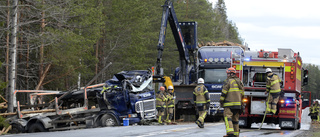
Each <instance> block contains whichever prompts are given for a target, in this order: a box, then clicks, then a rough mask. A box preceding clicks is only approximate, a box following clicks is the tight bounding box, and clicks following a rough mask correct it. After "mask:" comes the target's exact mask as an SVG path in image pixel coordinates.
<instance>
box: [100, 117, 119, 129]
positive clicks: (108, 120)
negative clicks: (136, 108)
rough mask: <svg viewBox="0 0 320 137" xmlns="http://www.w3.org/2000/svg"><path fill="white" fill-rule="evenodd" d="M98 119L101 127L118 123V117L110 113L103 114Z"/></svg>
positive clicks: (117, 124)
mask: <svg viewBox="0 0 320 137" xmlns="http://www.w3.org/2000/svg"><path fill="white" fill-rule="evenodd" d="M100 121H101V126H102V127H114V126H119V125H120V122H119V121H118V119H117V118H115V117H114V116H113V115H111V114H104V115H103V116H102V117H101V119H100Z"/></svg>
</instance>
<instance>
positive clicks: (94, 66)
mask: <svg viewBox="0 0 320 137" xmlns="http://www.w3.org/2000/svg"><path fill="white" fill-rule="evenodd" d="M171 1H172V2H173V5H174V9H175V12H176V14H177V17H178V20H179V21H180V22H182V21H196V22H197V23H198V41H199V42H209V41H213V42H220V41H224V40H227V41H231V42H235V43H240V44H243V39H242V38H241V36H240V34H239V32H238V29H237V27H236V23H235V22H232V21H231V20H229V19H228V16H227V6H226V5H225V3H224V0H218V1H217V3H210V2H208V1H207V0H171ZM164 3H165V0H90V1H88V0H54V1H53V0H19V2H18V6H17V9H18V10H17V15H18V21H17V28H18V30H17V38H16V40H17V63H16V89H42V90H60V91H67V90H71V89H74V88H76V87H77V86H84V85H86V84H87V83H88V82H89V81H90V80H91V79H92V78H93V77H94V76H95V75H96V74H98V73H99V72H100V71H101V69H103V68H104V67H105V66H106V65H107V64H108V63H109V62H112V65H111V66H110V67H108V69H107V70H106V71H104V72H102V75H101V76H100V77H99V78H98V79H97V80H96V81H95V83H103V82H105V81H106V80H107V79H110V78H111V77H112V76H113V74H115V73H117V72H120V71H123V70H139V69H143V70H145V69H150V68H151V67H152V66H154V65H155V63H156V58H157V47H156V46H157V42H158V39H159V31H160V23H161V16H162V5H163V4H164ZM0 7H1V8H0V53H1V56H0V66H1V67H0V89H1V90H0V94H1V95H3V96H6V95H7V94H6V92H8V88H7V86H8V81H9V68H10V56H9V55H10V52H11V51H10V50H11V46H12V43H11V40H12V38H11V37H12V29H13V27H14V26H13V25H12V16H13V14H14V13H13V12H14V11H13V10H12V9H13V8H14V7H15V6H14V5H13V0H2V1H0ZM169 27H170V26H169V25H168V28H167V32H168V33H167V35H166V41H165V48H164V52H163V60H162V66H163V68H164V73H165V75H170V74H173V73H174V70H175V68H176V67H178V66H179V56H178V54H179V53H178V52H177V47H176V44H175V41H174V38H173V35H172V33H171V30H170V28H169ZM305 67H306V68H307V69H309V74H311V73H312V75H310V77H309V85H308V86H307V87H306V88H305V90H309V91H312V92H313V93H315V94H313V96H314V98H316V97H317V98H318V94H317V93H316V91H317V88H318V87H320V84H318V83H317V82H316V80H317V78H318V77H320V71H319V68H318V67H317V66H315V65H313V64H307V65H305ZM313 73H315V74H316V75H313ZM78 81H80V85H78Z"/></svg>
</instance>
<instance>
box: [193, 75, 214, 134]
mask: <svg viewBox="0 0 320 137" xmlns="http://www.w3.org/2000/svg"><path fill="white" fill-rule="evenodd" d="M193 101H194V103H195V104H196V109H198V112H199V118H198V120H197V121H196V122H195V123H196V124H197V125H198V126H199V128H204V119H205V118H206V116H207V109H208V108H209V106H210V98H209V92H208V90H207V88H206V87H205V86H204V79H203V78H199V79H198V85H197V87H196V88H195V89H194V92H193Z"/></svg>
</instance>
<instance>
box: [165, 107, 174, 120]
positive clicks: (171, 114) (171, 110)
mask: <svg viewBox="0 0 320 137" xmlns="http://www.w3.org/2000/svg"><path fill="white" fill-rule="evenodd" d="M166 114H167V119H166V121H167V122H169V123H170V122H171V120H172V117H173V107H168V108H167V112H166Z"/></svg>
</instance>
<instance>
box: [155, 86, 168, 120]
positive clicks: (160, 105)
mask: <svg viewBox="0 0 320 137" xmlns="http://www.w3.org/2000/svg"><path fill="white" fill-rule="evenodd" d="M166 101H167V98H166V93H165V88H164V87H163V86H161V87H160V91H158V92H157V93H156V109H157V111H158V114H157V117H158V123H159V124H163V123H162V122H163V119H162V117H163V116H164V111H165V109H166Z"/></svg>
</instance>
